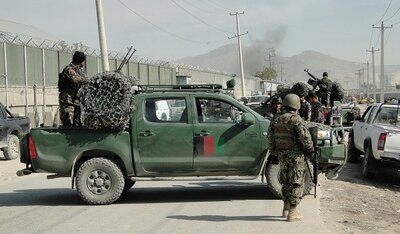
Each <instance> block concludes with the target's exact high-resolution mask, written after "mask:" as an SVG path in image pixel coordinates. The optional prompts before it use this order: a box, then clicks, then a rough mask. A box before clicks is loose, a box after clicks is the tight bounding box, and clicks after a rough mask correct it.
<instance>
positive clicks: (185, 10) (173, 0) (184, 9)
mask: <svg viewBox="0 0 400 234" xmlns="http://www.w3.org/2000/svg"><path fill="white" fill-rule="evenodd" d="M171 2H173V3H174V4H175V5H176V6H177V7H179V8H181V9H182V10H183V11H184V12H186V13H188V14H189V15H190V16H192V17H193V18H195V19H197V20H198V21H200V22H201V23H203V24H205V25H207V26H209V27H212V28H214V29H216V30H218V31H221V32H224V33H225V32H226V33H231V32H229V31H226V30H223V29H221V28H218V27H216V26H214V25H211V24H209V23H207V22H205V21H204V20H202V19H200V18H199V17H197V16H195V15H193V14H192V13H191V12H190V11H188V10H187V9H186V8H184V7H183V6H181V5H179V4H178V3H177V2H176V1H175V0H171Z"/></svg>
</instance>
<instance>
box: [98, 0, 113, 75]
mask: <svg viewBox="0 0 400 234" xmlns="http://www.w3.org/2000/svg"><path fill="white" fill-rule="evenodd" d="M96 10H97V25H98V30H99V41H100V49H101V60H102V66H103V71H109V70H110V66H109V64H108V53H107V40H106V32H105V31H106V30H105V26H104V15H103V5H102V2H101V0H96Z"/></svg>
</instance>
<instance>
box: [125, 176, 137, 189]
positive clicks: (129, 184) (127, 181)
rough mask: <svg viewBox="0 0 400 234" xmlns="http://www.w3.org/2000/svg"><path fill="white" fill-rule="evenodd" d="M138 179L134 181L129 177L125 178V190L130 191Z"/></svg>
mask: <svg viewBox="0 0 400 234" xmlns="http://www.w3.org/2000/svg"><path fill="white" fill-rule="evenodd" d="M135 183H136V181H133V180H131V179H129V178H127V179H125V186H124V192H126V191H128V190H129V189H131V188H132V187H133V185H135Z"/></svg>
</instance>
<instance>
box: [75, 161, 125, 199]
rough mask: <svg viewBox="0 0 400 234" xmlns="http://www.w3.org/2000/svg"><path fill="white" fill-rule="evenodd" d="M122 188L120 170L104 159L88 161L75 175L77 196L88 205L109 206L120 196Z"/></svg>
mask: <svg viewBox="0 0 400 234" xmlns="http://www.w3.org/2000/svg"><path fill="white" fill-rule="evenodd" d="M124 186H125V178H124V175H123V174H122V172H121V169H120V168H119V167H118V166H117V165H116V164H115V163H114V162H113V161H111V160H109V159H106V158H92V159H89V160H87V161H86V162H84V163H83V164H82V165H81V166H80V167H79V169H78V171H77V173H76V188H77V190H78V193H79V196H80V197H81V198H82V199H83V200H84V201H85V202H86V203H88V204H94V205H107V204H111V203H113V202H115V201H116V200H117V199H118V198H119V197H120V196H121V194H122V192H123V189H124Z"/></svg>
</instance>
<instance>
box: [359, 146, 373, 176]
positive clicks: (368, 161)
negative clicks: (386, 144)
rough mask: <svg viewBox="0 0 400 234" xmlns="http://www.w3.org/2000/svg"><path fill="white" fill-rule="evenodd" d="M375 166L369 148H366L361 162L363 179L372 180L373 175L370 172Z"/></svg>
mask: <svg viewBox="0 0 400 234" xmlns="http://www.w3.org/2000/svg"><path fill="white" fill-rule="evenodd" d="M374 165H375V159H374V156H373V155H372V149H371V146H367V148H366V149H365V155H364V159H363V162H362V175H363V176H364V178H368V179H372V178H373V177H374V173H373V172H372V171H373V169H374Z"/></svg>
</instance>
